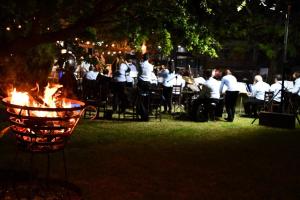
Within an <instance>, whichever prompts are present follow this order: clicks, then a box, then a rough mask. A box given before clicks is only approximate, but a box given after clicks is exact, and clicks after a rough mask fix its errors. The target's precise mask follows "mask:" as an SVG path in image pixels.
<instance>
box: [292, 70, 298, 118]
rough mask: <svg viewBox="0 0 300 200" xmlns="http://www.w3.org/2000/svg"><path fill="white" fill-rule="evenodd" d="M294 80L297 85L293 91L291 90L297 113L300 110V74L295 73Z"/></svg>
mask: <svg viewBox="0 0 300 200" xmlns="http://www.w3.org/2000/svg"><path fill="white" fill-rule="evenodd" d="M293 78H294V79H295V84H294V87H293V89H291V90H290V92H291V93H292V94H293V95H292V102H293V104H294V109H295V112H297V111H298V109H299V108H300V72H294V73H293Z"/></svg>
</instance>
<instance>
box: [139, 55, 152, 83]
mask: <svg viewBox="0 0 300 200" xmlns="http://www.w3.org/2000/svg"><path fill="white" fill-rule="evenodd" d="M152 72H153V65H152V64H150V63H149V62H148V60H146V61H144V62H143V63H142V64H141V74H140V76H139V79H141V80H142V81H147V82H151V73H152Z"/></svg>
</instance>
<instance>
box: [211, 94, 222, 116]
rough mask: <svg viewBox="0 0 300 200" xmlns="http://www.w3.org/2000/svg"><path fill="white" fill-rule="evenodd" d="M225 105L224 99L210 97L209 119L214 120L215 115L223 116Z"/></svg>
mask: <svg viewBox="0 0 300 200" xmlns="http://www.w3.org/2000/svg"><path fill="white" fill-rule="evenodd" d="M223 106H224V101H223V99H214V98H211V99H209V105H208V109H209V111H208V112H209V113H208V114H209V119H210V120H214V119H215V117H222V114H223Z"/></svg>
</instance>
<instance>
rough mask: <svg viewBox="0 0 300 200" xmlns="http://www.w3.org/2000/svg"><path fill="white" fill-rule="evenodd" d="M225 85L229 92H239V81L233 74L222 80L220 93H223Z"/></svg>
mask: <svg viewBox="0 0 300 200" xmlns="http://www.w3.org/2000/svg"><path fill="white" fill-rule="evenodd" d="M224 85H226V86H227V91H239V88H238V84H237V80H236V78H235V77H234V76H233V75H231V74H228V75H226V76H224V77H223V78H222V80H221V85H220V93H222V91H223V87H224Z"/></svg>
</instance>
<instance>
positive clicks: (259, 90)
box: [244, 75, 270, 116]
mask: <svg viewBox="0 0 300 200" xmlns="http://www.w3.org/2000/svg"><path fill="white" fill-rule="evenodd" d="M269 90H270V85H269V84H268V83H266V82H264V81H263V78H262V76H261V75H256V76H255V77H254V83H253V86H252V92H251V93H249V94H248V95H249V98H248V99H247V100H246V101H245V103H244V110H245V114H246V115H248V116H257V107H258V106H259V105H264V98H265V92H268V91H269Z"/></svg>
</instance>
